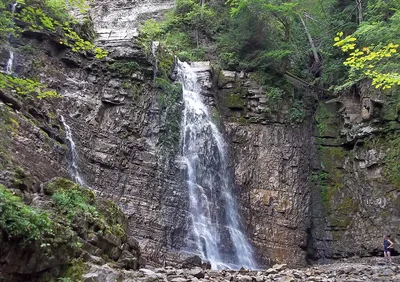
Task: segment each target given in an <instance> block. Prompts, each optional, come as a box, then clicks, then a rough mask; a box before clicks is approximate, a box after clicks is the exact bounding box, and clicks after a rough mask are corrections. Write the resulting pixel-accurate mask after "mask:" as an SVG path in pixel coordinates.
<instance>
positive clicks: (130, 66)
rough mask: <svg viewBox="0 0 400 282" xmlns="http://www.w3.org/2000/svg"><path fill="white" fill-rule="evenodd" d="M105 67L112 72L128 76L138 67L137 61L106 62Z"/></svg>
mask: <svg viewBox="0 0 400 282" xmlns="http://www.w3.org/2000/svg"><path fill="white" fill-rule="evenodd" d="M107 69H108V71H110V72H111V73H113V74H119V75H121V76H130V75H132V74H133V73H134V72H135V71H138V70H139V69H140V66H139V64H138V63H137V62H133V61H115V62H111V63H107Z"/></svg>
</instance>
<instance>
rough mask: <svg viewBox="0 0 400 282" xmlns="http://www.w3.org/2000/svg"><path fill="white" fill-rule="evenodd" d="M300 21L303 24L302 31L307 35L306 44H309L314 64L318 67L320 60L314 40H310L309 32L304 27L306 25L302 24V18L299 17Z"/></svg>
mask: <svg viewBox="0 0 400 282" xmlns="http://www.w3.org/2000/svg"><path fill="white" fill-rule="evenodd" d="M300 20H301V23H302V24H303V27H304V31H305V32H306V34H307V37H308V42H309V43H310V46H311V51H312V53H313V56H314V60H315V63H316V64H317V65H320V64H321V60H320V58H319V55H318V52H317V48H316V47H315V44H314V40H313V39H312V37H311V34H310V32H309V31H308V28H307V25H306V23H305V22H304V20H303V18H302V17H301V16H300Z"/></svg>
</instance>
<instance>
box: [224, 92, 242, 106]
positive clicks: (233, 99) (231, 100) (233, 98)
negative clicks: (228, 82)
mask: <svg viewBox="0 0 400 282" xmlns="http://www.w3.org/2000/svg"><path fill="white" fill-rule="evenodd" d="M224 106H225V107H227V108H230V109H244V107H245V100H244V99H243V98H242V96H241V94H240V93H233V94H228V95H225V96H224Z"/></svg>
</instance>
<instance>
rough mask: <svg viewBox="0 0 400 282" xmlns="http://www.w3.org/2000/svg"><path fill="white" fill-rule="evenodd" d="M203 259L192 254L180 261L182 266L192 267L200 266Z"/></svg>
mask: <svg viewBox="0 0 400 282" xmlns="http://www.w3.org/2000/svg"><path fill="white" fill-rule="evenodd" d="M202 263H203V261H202V260H201V258H200V257H199V256H193V257H189V258H187V259H185V260H184V261H183V262H182V265H181V267H182V268H194V267H202Z"/></svg>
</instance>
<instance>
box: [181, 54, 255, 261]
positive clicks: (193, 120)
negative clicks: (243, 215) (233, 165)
mask: <svg viewBox="0 0 400 282" xmlns="http://www.w3.org/2000/svg"><path fill="white" fill-rule="evenodd" d="M177 71H178V81H179V82H180V83H181V84H182V88H183V100H184V109H183V115H182V122H181V132H180V133H181V140H180V149H181V152H180V153H181V156H180V159H181V161H182V162H183V163H184V164H185V165H186V171H187V187H188V194H189V204H190V211H189V212H190V217H191V218H190V220H191V228H190V232H189V235H188V242H189V241H190V242H192V243H191V244H190V243H188V244H189V245H190V246H189V247H188V248H191V250H189V251H192V252H193V253H195V254H198V255H199V256H200V257H201V258H202V259H204V260H208V261H210V263H211V266H212V268H213V269H224V268H225V269H226V268H232V269H238V268H240V267H245V268H249V269H255V268H256V263H255V261H254V259H253V251H252V248H251V246H250V244H249V242H248V240H247V238H246V237H245V235H244V233H243V232H242V230H241V226H240V218H239V214H238V209H237V206H236V200H235V198H234V197H233V195H232V187H233V184H232V183H233V176H232V175H231V173H229V171H228V159H227V145H226V143H225V141H224V138H223V136H222V134H221V132H220V131H219V129H218V127H217V126H216V125H215V124H214V123H213V120H212V116H211V115H210V112H209V110H208V108H207V106H206V105H205V104H204V103H203V101H202V97H201V94H200V92H201V87H200V85H199V83H198V78H197V75H196V73H195V72H194V71H193V70H192V69H191V67H190V66H189V65H188V64H187V63H184V62H180V61H178V63H177ZM226 236H228V237H230V238H227V237H226ZM229 241H231V242H233V244H231V246H230V247H227V246H226V245H229V244H228V243H227V242H229Z"/></svg>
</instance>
